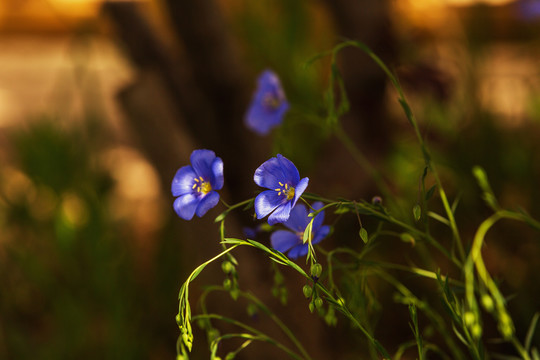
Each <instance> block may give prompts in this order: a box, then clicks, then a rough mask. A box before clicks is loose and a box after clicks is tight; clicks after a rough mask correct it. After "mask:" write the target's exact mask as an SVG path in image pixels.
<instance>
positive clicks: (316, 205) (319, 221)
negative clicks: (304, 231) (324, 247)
mask: <svg viewBox="0 0 540 360" xmlns="http://www.w3.org/2000/svg"><path fill="white" fill-rule="evenodd" d="M323 206H324V205H323V203H322V202H320V201H317V202H315V203H313V205H312V206H311V207H312V208H313V209H315V210H319V209H320V208H322V207H323ZM323 222H324V210H323V211H321V212H320V213H318V214H317V216H315V220H313V227H312V229H313V232H316V231H317V230H318V229H319V228H320V227H321V225H322V223H323Z"/></svg>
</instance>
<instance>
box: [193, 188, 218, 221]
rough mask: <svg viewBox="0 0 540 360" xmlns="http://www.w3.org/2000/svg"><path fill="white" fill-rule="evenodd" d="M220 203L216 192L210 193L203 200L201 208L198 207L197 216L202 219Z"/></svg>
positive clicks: (200, 204)
mask: <svg viewBox="0 0 540 360" xmlns="http://www.w3.org/2000/svg"><path fill="white" fill-rule="evenodd" d="M218 202H219V194H218V193H217V192H215V191H210V192H209V193H208V194H206V195H204V196H203V197H202V198H201V202H200V203H199V206H197V211H196V213H197V216H198V217H202V216H203V215H204V214H206V212H207V211H208V210H210V209H211V208H213V207H214V206H216V205H217V203H218Z"/></svg>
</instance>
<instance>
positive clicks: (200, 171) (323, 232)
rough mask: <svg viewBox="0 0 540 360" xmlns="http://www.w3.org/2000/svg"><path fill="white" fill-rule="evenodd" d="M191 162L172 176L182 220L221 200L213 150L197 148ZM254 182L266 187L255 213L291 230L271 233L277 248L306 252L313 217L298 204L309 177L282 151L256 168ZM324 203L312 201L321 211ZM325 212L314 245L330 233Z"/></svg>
mask: <svg viewBox="0 0 540 360" xmlns="http://www.w3.org/2000/svg"><path fill="white" fill-rule="evenodd" d="M190 160H191V165H187V166H184V167H182V168H180V169H179V170H178V171H177V172H176V175H175V176H174V178H173V182H172V186H171V190H172V194H173V196H177V197H178V198H177V199H176V200H175V201H174V210H175V211H176V213H177V214H178V216H180V217H181V218H182V219H185V220H191V219H192V218H193V216H194V214H197V216H199V217H201V216H203V215H204V214H206V212H208V210H210V209H211V208H213V207H214V206H216V205H217V203H218V202H219V194H218V193H217V192H216V190H220V189H221V188H222V187H223V161H222V160H221V158H219V157H216V154H215V153H214V152H213V151H211V150H195V151H193V153H192V154H191V158H190ZM253 180H254V181H255V183H256V184H257V185H259V186H261V187H263V188H266V189H268V190H265V191H263V192H261V193H260V194H259V195H257V197H256V198H255V202H254V207H255V214H256V215H257V218H258V219H262V218H264V217H266V216H268V224H270V225H275V224H278V223H283V225H285V227H287V228H288V229H289V230H290V231H288V230H277V231H275V232H274V233H273V234H272V236H271V243H272V246H273V247H274V249H276V250H278V251H281V252H286V251H288V252H289V256H290V257H291V258H293V259H295V258H297V257H300V256H304V255H306V254H307V251H308V248H307V244H303V242H302V234H303V233H304V230H305V229H306V227H307V225H308V223H309V222H310V220H311V218H309V216H308V212H307V209H306V207H305V206H304V205H302V204H298V205H296V203H297V201H298V199H299V198H300V196H301V195H302V194H303V193H304V190H305V189H306V187H307V186H308V183H309V179H308V178H307V177H305V178H303V179H300V173H299V172H298V169H297V168H296V166H295V165H294V164H293V163H292V161H290V160H289V159H287V158H286V157H284V156H283V155H281V154H277V156H276V157H273V158H271V159H269V160H267V161H265V162H264V163H263V164H262V165H261V166H259V167H258V168H257V170H255V174H254V176H253ZM321 207H322V203H320V202H318V203H315V204H313V208H314V209H315V210H318V209H320V208H321ZM323 220H324V212H320V213H319V214H317V216H316V217H315V219H314V221H313V226H312V234H313V240H312V244H316V243H318V242H320V241H321V240H322V239H323V238H324V237H326V236H327V235H328V233H329V227H328V226H322V222H323Z"/></svg>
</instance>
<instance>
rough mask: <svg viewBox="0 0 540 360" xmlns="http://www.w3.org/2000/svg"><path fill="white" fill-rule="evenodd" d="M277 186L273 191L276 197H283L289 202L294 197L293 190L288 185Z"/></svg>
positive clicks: (280, 184)
mask: <svg viewBox="0 0 540 360" xmlns="http://www.w3.org/2000/svg"><path fill="white" fill-rule="evenodd" d="M279 186H280V187H278V188H277V189H274V190H276V191H277V193H278V195H281V194H283V195H285V196H286V197H287V200H291V199H292V198H293V197H294V188H293V187H292V186H289V184H285V185H283V183H281V182H280V183H279Z"/></svg>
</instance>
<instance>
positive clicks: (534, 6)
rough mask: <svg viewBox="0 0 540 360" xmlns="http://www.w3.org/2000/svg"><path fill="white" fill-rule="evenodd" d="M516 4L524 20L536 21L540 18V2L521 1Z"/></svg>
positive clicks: (534, 0)
mask: <svg viewBox="0 0 540 360" xmlns="http://www.w3.org/2000/svg"><path fill="white" fill-rule="evenodd" d="M516 4H517V7H518V13H519V15H520V17H521V18H522V19H524V20H535V19H538V18H539V17H540V0H520V1H518V2H517V3H516Z"/></svg>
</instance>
